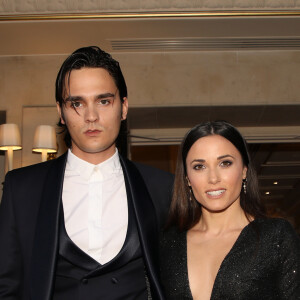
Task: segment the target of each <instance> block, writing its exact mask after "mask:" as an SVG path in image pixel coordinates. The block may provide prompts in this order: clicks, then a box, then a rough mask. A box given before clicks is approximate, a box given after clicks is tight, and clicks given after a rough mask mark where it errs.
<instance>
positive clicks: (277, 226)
mask: <svg viewBox="0 0 300 300" xmlns="http://www.w3.org/2000/svg"><path fill="white" fill-rule="evenodd" d="M250 224H252V225H253V226H252V227H253V229H254V230H257V229H258V232H259V235H260V236H262V237H264V236H265V237H268V238H270V237H273V238H277V239H279V240H293V241H297V242H298V243H299V236H298V234H297V232H296V231H295V229H294V227H293V226H292V225H291V223H290V222H289V221H288V220H286V219H283V218H263V219H256V220H254V221H252V222H251V223H250Z"/></svg>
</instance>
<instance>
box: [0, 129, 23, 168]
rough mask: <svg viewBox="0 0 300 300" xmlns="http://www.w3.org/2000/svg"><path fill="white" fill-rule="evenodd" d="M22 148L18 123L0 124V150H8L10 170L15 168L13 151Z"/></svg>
mask: <svg viewBox="0 0 300 300" xmlns="http://www.w3.org/2000/svg"><path fill="white" fill-rule="evenodd" d="M20 149H22V146H21V136H20V131H19V128H18V125H17V124H2V125H0V150H5V151H7V158H8V171H10V170H12V169H13V151H14V150H20Z"/></svg>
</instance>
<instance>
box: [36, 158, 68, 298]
mask: <svg viewBox="0 0 300 300" xmlns="http://www.w3.org/2000/svg"><path fill="white" fill-rule="evenodd" d="M66 158H67V154H64V155H62V156H61V157H59V158H58V159H57V160H56V161H54V162H53V164H52V166H51V167H50V169H49V172H48V174H47V177H46V182H45V183H43V184H44V189H43V194H42V199H41V204H40V208H39V213H38V219H37V224H36V232H35V239H34V245H33V252H32V262H31V296H32V298H31V299H33V300H41V299H43V300H48V299H51V293H52V289H53V282H54V273H55V265H56V256H57V252H58V230H59V209H60V201H61V194H62V186H63V179H64V171H65V165H66Z"/></svg>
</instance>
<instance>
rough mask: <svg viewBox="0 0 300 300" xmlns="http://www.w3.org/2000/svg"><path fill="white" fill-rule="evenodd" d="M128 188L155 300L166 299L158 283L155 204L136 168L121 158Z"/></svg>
mask: <svg viewBox="0 0 300 300" xmlns="http://www.w3.org/2000/svg"><path fill="white" fill-rule="evenodd" d="M120 161H121V165H122V167H123V173H124V178H125V183H126V186H128V187H129V189H130V193H131V197H130V196H129V197H128V201H130V199H131V200H132V205H133V209H134V213H135V217H136V223H137V228H138V233H139V238H140V243H141V247H142V251H143V254H144V263H145V265H146V268H147V272H148V277H149V280H150V284H151V292H152V297H153V299H164V298H163V296H162V294H161V289H160V285H159V282H158V277H159V273H158V225H157V220H156V213H155V208H154V205H153V202H152V200H151V197H150V195H149V192H148V189H147V186H146V184H145V182H144V180H143V178H142V175H141V174H140V172H139V170H138V169H137V168H136V166H135V165H134V164H133V163H132V162H131V161H129V160H125V159H123V158H122V157H121V156H120Z"/></svg>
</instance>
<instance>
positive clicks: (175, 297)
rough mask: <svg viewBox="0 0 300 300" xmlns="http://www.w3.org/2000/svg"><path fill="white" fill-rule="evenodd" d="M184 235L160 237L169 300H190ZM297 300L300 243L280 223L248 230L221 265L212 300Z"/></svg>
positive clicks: (169, 233) (254, 223) (260, 223)
mask: <svg viewBox="0 0 300 300" xmlns="http://www.w3.org/2000/svg"><path fill="white" fill-rule="evenodd" d="M186 250H187V247H186V232H179V231H177V230H176V229H174V228H172V229H169V230H168V231H166V232H163V233H162V234H161V239H160V267H161V280H162V284H163V287H164V291H165V296H166V299H168V300H191V299H193V298H192V294H191V291H190V287H189V282H188V270H187V254H186V253H187V252H186ZM231 299H232V300H252V299H253V300H254V299H255V300H259V299H263V300H268V299H270V300H271V299H272V300H274V299H289V300H294V299H300V239H299V236H298V235H297V233H296V232H295V231H294V229H293V228H292V226H291V225H290V223H288V222H287V221H286V220H284V219H278V218H276V219H275V218H274V219H257V220H254V221H252V222H251V223H250V224H249V225H247V226H246V227H245V228H244V229H243V230H242V232H241V233H240V235H239V237H238V239H237V241H236V242H235V244H234V245H233V247H232V249H231V250H230V252H229V253H228V254H227V256H226V257H225V259H224V260H223V262H222V264H221V266H220V269H219V272H218V274H217V277H216V279H215V283H214V286H213V291H212V295H211V300H231Z"/></svg>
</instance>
